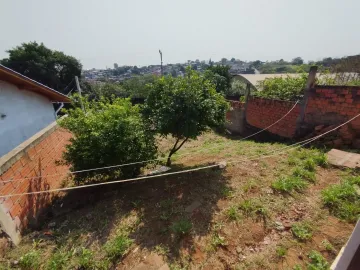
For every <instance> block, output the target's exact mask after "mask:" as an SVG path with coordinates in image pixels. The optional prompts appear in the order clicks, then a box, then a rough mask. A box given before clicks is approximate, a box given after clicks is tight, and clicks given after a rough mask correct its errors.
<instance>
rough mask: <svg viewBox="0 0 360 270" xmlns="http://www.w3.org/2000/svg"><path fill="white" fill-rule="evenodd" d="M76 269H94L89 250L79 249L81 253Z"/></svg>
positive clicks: (92, 258)
mask: <svg viewBox="0 0 360 270" xmlns="http://www.w3.org/2000/svg"><path fill="white" fill-rule="evenodd" d="M78 267H79V269H94V268H95V262H94V255H93V253H92V251H91V250H89V249H87V248H84V247H83V248H81V252H80V254H79V258H78Z"/></svg>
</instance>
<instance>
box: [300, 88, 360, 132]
mask: <svg viewBox="0 0 360 270" xmlns="http://www.w3.org/2000/svg"><path fill="white" fill-rule="evenodd" d="M359 113H360V87H351V86H316V87H315V88H314V89H311V91H310V95H309V99H308V104H307V107H306V111H305V119H304V121H305V123H307V124H310V125H314V126H315V125H331V124H341V123H343V122H345V121H346V120H349V119H350V118H352V117H354V116H355V115H357V114H359ZM349 125H350V126H351V127H353V128H354V129H355V130H357V131H359V132H360V118H358V119H356V120H354V122H352V123H349Z"/></svg>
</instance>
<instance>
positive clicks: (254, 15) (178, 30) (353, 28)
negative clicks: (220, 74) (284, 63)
mask: <svg viewBox="0 0 360 270" xmlns="http://www.w3.org/2000/svg"><path fill="white" fill-rule="evenodd" d="M359 11H360V1H358V0H302V1H294V0H271V1H269V0H267V1H265V0H257V1H249V0H246V1H243V0H237V1H232V0H181V1H179V0H178V1H176V0H151V1H150V0H102V1H98V0H97V1H94V0H73V1H70V0H61V1H60V0H51V1H50V0H32V1H29V0H0V23H1V25H2V27H1V28H2V29H1V42H0V58H3V57H6V56H7V54H6V53H5V51H6V50H7V49H9V48H12V47H14V46H16V45H19V44H20V43H22V42H28V41H38V42H43V43H44V44H45V45H46V46H48V47H50V48H52V49H57V50H61V51H63V52H65V53H66V54H70V55H72V56H75V57H76V58H78V59H79V60H80V61H81V62H82V63H83V65H84V68H92V67H95V68H105V67H106V66H108V67H112V66H113V63H115V62H116V63H118V64H119V65H139V66H141V65H149V64H156V63H158V62H159V54H158V50H159V49H161V50H162V51H163V58H164V63H177V62H185V61H187V60H188V59H191V60H195V59H201V60H205V59H206V60H208V59H209V58H212V59H213V60H220V58H221V57H227V58H231V57H235V58H238V59H241V60H256V59H260V60H264V61H265V60H276V59H280V58H283V59H285V60H291V59H292V58H294V57H297V56H301V57H303V58H304V59H305V60H319V59H322V58H323V57H327V56H331V57H342V56H346V55H354V54H359V53H360V35H359V29H360V19H359V16H358V13H359Z"/></svg>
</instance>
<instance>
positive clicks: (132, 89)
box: [122, 74, 155, 98]
mask: <svg viewBox="0 0 360 270" xmlns="http://www.w3.org/2000/svg"><path fill="white" fill-rule="evenodd" d="M154 80H155V76H154V75H152V74H147V75H140V76H134V77H131V78H130V79H127V80H125V81H123V83H122V86H123V88H124V89H125V91H126V93H128V94H129V95H130V97H132V98H146V97H147V96H148V93H149V88H148V84H150V83H152V82H153V81H154Z"/></svg>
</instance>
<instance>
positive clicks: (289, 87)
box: [254, 73, 307, 100]
mask: <svg viewBox="0 0 360 270" xmlns="http://www.w3.org/2000/svg"><path fill="white" fill-rule="evenodd" d="M306 80H307V74H306V73H302V74H300V75H299V76H298V77H290V76H287V77H278V78H267V79H265V80H264V81H262V82H260V84H259V85H258V87H259V88H261V89H262V91H256V92H254V94H255V95H257V96H260V97H264V98H271V99H281V100H297V99H300V98H301V97H302V96H303V90H304V88H305V84H306Z"/></svg>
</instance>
